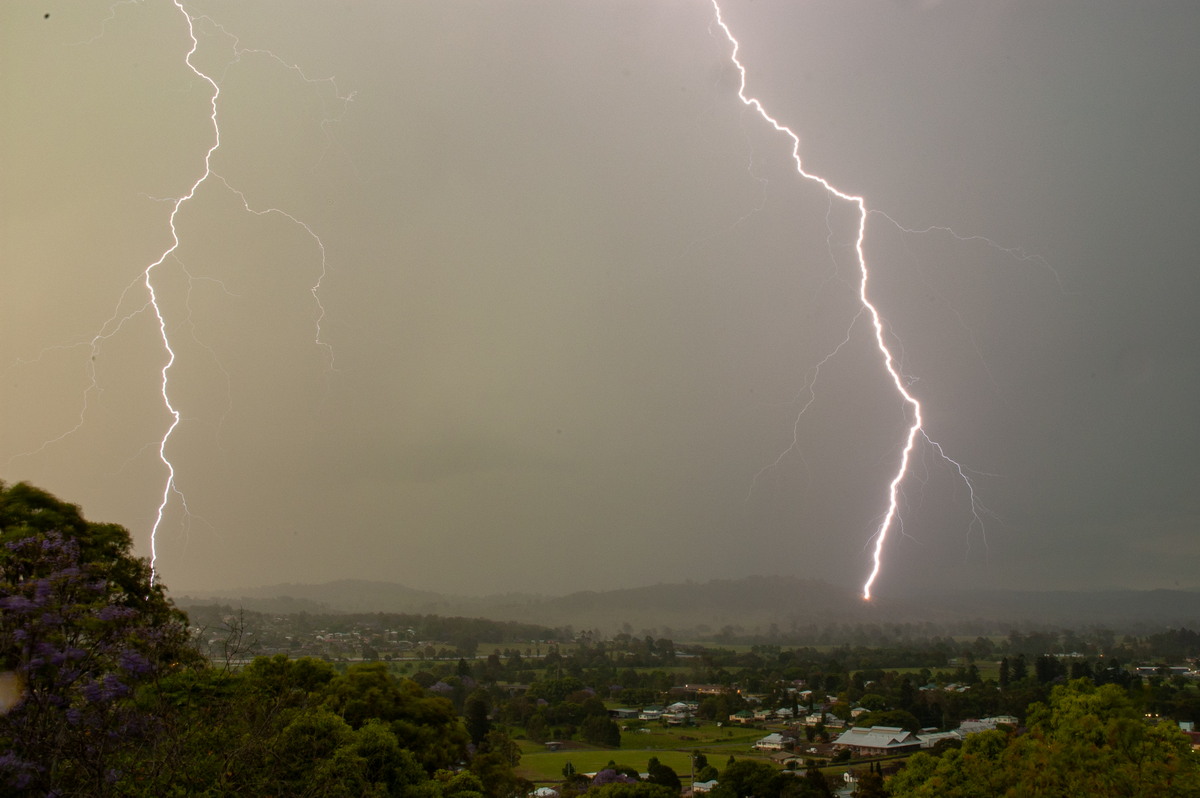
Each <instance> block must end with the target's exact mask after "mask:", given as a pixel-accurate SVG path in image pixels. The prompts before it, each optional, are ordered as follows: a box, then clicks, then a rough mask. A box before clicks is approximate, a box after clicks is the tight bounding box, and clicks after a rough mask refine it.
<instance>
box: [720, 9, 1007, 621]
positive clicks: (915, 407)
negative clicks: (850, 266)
mask: <svg viewBox="0 0 1200 798" xmlns="http://www.w3.org/2000/svg"><path fill="white" fill-rule="evenodd" d="M712 7H713V12H714V14H715V17H716V23H717V25H718V26H719V27H720V28H721V30H722V31H723V32H724V34H725V37H726V38H727V39H728V40H729V44H730V46H731V48H732V50H731V52H730V61H732V63H733V65H734V67H736V68H737V71H738V75H739V78H740V82H739V86H738V98H739V99H740V100H741V101H742V103H743V104H744V105H746V106H747V107H749V108H752V109H754V110H755V111H756V112H757V113H758V115H759V116H760V117H762V118H763V120H764V121H766V122H767V123H768V124H770V125H771V127H773V128H774V129H775V130H776V131H777V132H779V133H783V134H784V135H786V136H787V137H788V138H790V139H791V141H792V160H793V161H794V162H795V165H796V172H797V173H798V174H799V175H800V176H801V177H802V178H804V179H805V180H810V181H812V182H814V183H817V184H818V185H820V186H821V187H822V188H823V189H824V190H825V191H826V192H827V194H828V195H830V196H831V197H836V198H838V199H840V200H842V201H844V202H848V203H850V204H852V205H853V206H854V207H855V208H857V210H858V229H857V232H856V235H855V240H854V251H855V254H856V257H857V260H858V269H859V275H860V279H859V284H858V298H859V301H860V302H861V304H862V309H863V311H865V312H866V313H867V314H868V315H869V316H870V319H871V325H872V327H873V329H874V331H875V345H876V348H877V349H878V350H879V355H880V357H881V358H882V360H883V367H884V370H885V371H886V372H887V374H888V377H889V378H890V379H891V381H892V384H893V385H894V386H895V388H896V392H897V393H898V394H900V397H901V399H902V400H903V402H904V404H905V405H906V406H907V408H908V414H909V416H910V421H909V424H908V430H907V432H906V434H905V436H904V445H903V447H902V448H901V451H900V462H899V465H898V466H897V467H896V470H895V472H894V473H893V475H892V478H891V481H890V482H889V483H888V489H887V509H886V511H885V512H884V513H883V517H882V520H880V522H879V525H878V527H876V529H875V534H874V536H873V541H874V544H873V546H872V552H871V563H872V565H871V571H870V574H869V575H868V576H867V579H866V581H865V582H864V583H863V587H862V595H863V598H864V599H867V600H869V599H870V598H871V587H872V585H874V583H875V580H876V578H877V577H878V576H879V573H880V570H881V568H882V565H883V551H884V544H885V543H886V542H887V538H888V533H889V532H891V530H892V529H893V527H898V526H900V525H901V519H900V486H901V484H902V483H903V482H904V479H905V477H906V476H907V475H908V473H909V464H910V462H911V460H912V457H913V450H914V449H915V447H916V444H917V437H918V436H924V437H925V438H926V440H929V438H928V436H927V435H925V431H924V423H925V422H924V416H923V413H922V407H921V403H920V401H918V400H917V398H916V396H914V395H913V394H912V393H911V392H910V391H909V389H908V386H907V385H906V379H905V378H904V376H902V374H901V371H900V368H899V367H898V365H897V363H896V357H895V356H894V355H893V354H892V350H891V348H890V347H889V346H888V343H887V338H886V335H885V331H884V320H883V317H882V315H881V314H880V312H879V309H878V308H877V307H876V306H875V304H874V303H873V302H871V299H870V296H869V294H868V291H867V286H868V282H869V280H870V271H869V269H868V268H867V258H866V253H865V251H864V241H865V239H866V234H867V215H868V213H869V212H870V211H868V209H867V204H866V200H865V199H864V198H863V197H861V196H855V195H853V194H848V193H846V192H844V191H842V190H841V189H839V188H837V187H836V186H834V185H833V184H832V183H831V182H829V180H827V179H826V178H824V177H821V176H820V175H817V174H813V173H811V172H809V171H807V170H806V169H805V168H804V163H803V160H802V159H801V157H800V137H799V136H798V135H797V134H796V133H795V132H794V131H792V129H791V128H789V127H787V126H786V125H784V124H782V123H781V122H779V121H778V120H776V119H775V118H774V117H773V116H771V115H770V114H769V113H768V112H767V110H766V108H765V107H764V106H763V104H762V103H761V102H760V101H759V100H758V99H756V98H754V97H751V96H749V95H747V94H746V67H745V65H743V64H742V62H741V60H740V59H739V58H738V51H739V49H740V46H741V45H740V44H739V43H738V40H737V39H736V38H735V37H734V35H733V32H732V31H730V29H729V26H728V25H726V24H725V20H724V18H723V16H722V13H721V6H720V3H719V2H718V0H712ZM888 218H889V220H890V217H888ZM894 223H895V222H894V221H893V224H894ZM930 229H931V230H932V229H941V228H930ZM949 232H951V234H953V231H949ZM956 237H957V236H956ZM989 243H991V242H989ZM1010 254H1012V253H1010ZM1019 254H1020V255H1022V256H1024V253H1019ZM856 318H857V317H856ZM851 326H852V325H851ZM848 335H849V333H847V336H848ZM844 345H845V341H843V342H842V343H841V344H838V346H837V347H836V348H834V349H833V350H832V351H831V352H830V353H829V354H828V355H826V356H825V358H823V359H822V360H821V362H820V363H819V364H818V365H817V367H816V369H815V370H814V373H813V378H812V379H810V380H808V381H807V382H806V390H808V392H809V396H810V398H809V401H808V402H806V403H805V405H804V406H803V407H802V408H801V410H800V414H799V415H803V414H804V412H805V410H807V409H808V407H809V406H810V405H811V404H812V382H813V380H815V378H816V376H817V374H819V371H820V367H821V366H822V365H824V364H825V363H826V362H827V361H828V360H829V359H830V358H832V357H833V356H834V355H836V354H837V352H838V351H839V350H840V349H841V348H842V346H844ZM798 419H799V416H797V424H798V423H799V421H798ZM796 435H797V433H796V429H795V428H793V441H792V444H791V445H790V446H789V447H788V449H787V450H785V454H786V452H787V451H790V450H791V449H792V448H794V447H795V446H796ZM929 442H930V444H931V445H932V446H933V447H934V448H935V449H936V451H937V453H938V454H939V456H941V457H942V458H943V459H945V460H947V461H948V462H950V463H951V464H952V465H953V466H954V467H955V468H956V469H957V471H958V475H959V476H960V477H961V478H962V480H963V481H964V482H965V483H966V484H967V487H968V490H969V492H970V498H971V506H972V511H973V513H974V515H975V521H977V522H979V524H980V526H982V521H980V515H979V505H978V503H977V502H976V499H975V490H974V487H973V486H972V485H971V481H970V479H969V478H968V476H967V474H966V472H965V471H964V470H963V467H962V466H961V465H960V464H959V463H958V462H957V461H955V460H953V459H951V458H950V457H948V456H947V455H946V453H945V452H944V451H943V449H942V447H941V446H940V445H938V444H937V443H935V442H933V441H932V440H929ZM782 457H783V455H780V458H782ZM769 467H770V466H768V468H769Z"/></svg>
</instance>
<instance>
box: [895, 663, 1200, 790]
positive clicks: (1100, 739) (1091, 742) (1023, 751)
mask: <svg viewBox="0 0 1200 798" xmlns="http://www.w3.org/2000/svg"><path fill="white" fill-rule="evenodd" d="M1028 722H1029V732H1028V733H1027V734H1024V735H1020V736H1018V735H1015V734H1012V735H1006V734H1005V733H1003V732H999V731H989V732H981V733H979V734H972V735H970V736H969V737H967V738H966V740H964V741H963V745H962V747H961V748H959V749H952V750H948V751H946V752H945V753H943V754H942V755H941V756H940V757H932V756H930V755H928V754H917V755H915V756H913V757H912V758H911V759H910V760H909V762H908V766H907V767H906V768H905V769H904V770H903V771H901V772H900V773H899V774H897V775H896V776H895V777H894V778H893V779H892V781H891V782H890V783H889V785H888V786H889V788H890V790H891V792H892V794H893V795H894V796H897V798H926V797H929V798H932V796H945V798H968V796H978V795H1071V796H1074V795H1122V796H1131V797H1132V798H1151V796H1155V797H1157V796H1180V798H1183V796H1191V795H1200V762H1198V761H1197V759H1196V757H1195V755H1194V754H1193V753H1192V752H1191V750H1190V745H1189V742H1188V739H1187V738H1186V737H1185V736H1184V735H1183V733H1182V732H1180V731H1179V729H1178V728H1176V727H1174V726H1173V725H1170V724H1157V725H1150V724H1147V723H1146V721H1145V719H1144V718H1143V717H1140V716H1139V713H1138V711H1137V710H1136V708H1135V707H1134V706H1133V704H1132V702H1131V701H1130V700H1129V698H1128V696H1127V695H1126V694H1125V691H1123V690H1122V689H1121V688H1120V687H1117V686H1116V685H1104V686H1102V687H1095V686H1094V685H1092V684H1091V683H1090V682H1088V681H1086V680H1079V681H1076V682H1070V683H1069V684H1067V685H1060V686H1057V687H1055V688H1054V689H1053V691H1051V694H1050V703H1049V705H1043V704H1035V705H1033V706H1032V707H1030V712H1029V721H1028Z"/></svg>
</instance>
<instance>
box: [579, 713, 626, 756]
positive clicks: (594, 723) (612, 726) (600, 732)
mask: <svg viewBox="0 0 1200 798" xmlns="http://www.w3.org/2000/svg"><path fill="white" fill-rule="evenodd" d="M579 736H580V738H581V739H582V740H583V741H584V742H585V743H591V744H592V745H607V746H610V747H612V748H620V747H621V727H619V726H618V725H617V724H616V723H615V722H613V721H612V719H610V718H608V717H604V716H601V715H589V716H588V717H586V718H584V719H583V723H582V724H580V726H579Z"/></svg>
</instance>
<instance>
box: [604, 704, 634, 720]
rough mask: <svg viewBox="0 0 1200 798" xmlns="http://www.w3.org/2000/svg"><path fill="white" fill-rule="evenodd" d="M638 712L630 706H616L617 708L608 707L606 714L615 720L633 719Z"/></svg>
mask: <svg viewBox="0 0 1200 798" xmlns="http://www.w3.org/2000/svg"><path fill="white" fill-rule="evenodd" d="M638 712H639V710H636V709H632V708H630V707H618V708H617V709H610V710H609V711H608V714H609V716H610V717H613V718H616V719H617V720H634V719H635V718H637V716H638Z"/></svg>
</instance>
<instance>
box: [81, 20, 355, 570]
mask: <svg viewBox="0 0 1200 798" xmlns="http://www.w3.org/2000/svg"><path fill="white" fill-rule="evenodd" d="M171 2H172V4H173V5H174V6H175V7H176V8H177V9H179V13H180V14H181V15H183V19H184V22H185V23H186V24H187V31H188V38H189V39H191V42H192V44H191V47H190V49H189V50H188V51H187V54H186V55H185V56H184V59H183V60H184V63H185V64H187V67H188V69H190V70H191V71H192V72H193V73H194V74H195V75H196V77H198V78H200V80H202V81H204V82H205V83H207V84H208V85H209V86H210V87H211V89H212V93H211V95H210V96H209V107H210V109H211V112H210V113H209V119H210V120H211V122H212V130H213V136H212V144H211V145H210V146H209V148H208V150H207V151H206V152H205V153H204V169H203V171H202V173H201V174H200V176H199V177H198V178H196V180H195V182H193V183H192V185H191V188H190V189H188V191H187V193H186V194H184V195H183V196H181V197H179V198H177V199H176V200H174V203H173V204H172V207H171V213H170V215H169V216H168V219H167V223H168V226H169V227H170V230H171V244H170V246H169V247H167V249H165V250H164V251H163V252H162V254H160V255H159V256H158V259H157V260H155V261H154V262H153V263H151V264H150V265H149V266H147V267H146V268H145V270H144V271H143V272H142V277H141V280H142V282H143V284H144V285H145V287H146V292H147V294H148V295H149V301H148V306H149V307H150V308H151V309H152V310H153V311H154V315H155V318H156V319H157V320H158V331H159V336H160V338H161V339H162V345H163V349H164V351H165V352H166V354H167V360H166V363H164V364H163V367H162V371H161V372H160V373H161V379H160V383H159V392H160V393H161V395H162V401H163V405H164V406H165V407H166V409H167V413H168V414H169V415H170V417H171V422H170V424H168V425H167V429H166V431H165V432H164V433H163V435H162V438H161V439H160V440H159V443H158V458H159V460H161V461H162V464H163V466H164V467H165V468H166V470H167V479H166V481H165V483H164V484H163V491H162V497H161V499H160V501H159V504H158V508H157V510H156V511H155V515H154V525H153V526H152V527H151V529H150V581H151V584H153V583H154V581H155V579H156V577H157V562H158V532H159V530H160V528H161V527H162V524H163V518H164V516H165V513H166V510H167V507H168V505H169V504H170V502H171V497H172V496H178V497H179V500H180V502H181V503H182V505H183V509H184V513H185V514H187V512H188V508H187V498H186V497H185V496H184V495H183V493H182V492H181V491H180V490H179V488H178V486H177V485H176V481H175V465H174V463H172V462H171V459H170V457H168V455H167V447H168V445H169V444H170V441H171V436H172V435H173V434H174V433H175V430H176V428H178V426H179V423H180V420H181V419H182V415H181V414H180V411H179V409H178V408H177V407H176V406H175V404H174V403H173V402H172V401H171V392H170V371H171V367H172V366H173V365H174V364H175V350H174V349H173V348H172V346H171V339H170V335H169V334H168V332H167V322H166V317H165V316H164V315H163V312H162V308H161V307H160V306H159V304H158V295H157V293H156V291H155V288H154V279H153V278H154V271H155V269H157V268H158V267H159V266H161V265H162V264H163V263H164V262H165V261H166V260H167V258H169V257H170V256H171V255H172V253H174V252H175V251H176V250H177V249H179V247H180V240H179V232H178V229H177V228H176V225H175V221H176V219H177V217H178V216H179V212H180V210H181V209H182V208H183V206H184V203H186V202H188V201H189V200H191V199H192V198H193V197H194V196H195V195H196V192H197V191H199V189H200V187H201V186H202V185H203V184H204V183H205V182H207V181H208V180H209V178H215V179H216V180H219V181H220V182H221V183H222V184H223V185H224V186H225V188H226V189H228V190H229V191H230V192H232V193H233V194H235V195H236V196H237V197H238V198H239V199H240V200H241V201H242V205H243V207H244V208H245V210H246V211H247V212H248V213H253V214H255V215H258V216H264V215H267V214H279V215H282V216H284V217H286V218H287V219H289V220H290V221H292V222H293V223H294V224H296V225H298V226H300V227H302V228H303V229H304V231H305V232H306V233H307V234H308V235H309V236H310V237H311V238H312V239H313V240H314V241H315V242H316V245H317V247H318V248H319V249H320V254H321V267H320V274H319V275H318V277H317V281H316V282H315V283H314V284H313V285H312V286H311V288H310V289H309V291H310V293H311V294H312V297H313V300H314V302H315V303H316V306H317V311H318V315H317V319H316V338H315V340H314V343H315V344H316V345H317V346H319V347H321V348H322V349H324V350H325V353H326V355H327V357H328V362H329V368H330V369H332V368H333V349H332V347H331V346H330V345H329V344H328V343H327V342H326V341H324V340H323V338H322V336H321V324H322V322H323V321H324V318H325V308H324V306H323V305H322V304H321V298H320V289H321V283H322V282H323V281H324V279H325V277H326V258H325V254H326V253H325V244H324V242H323V241H321V238H320V236H318V235H317V234H316V233H315V232H313V230H312V228H311V227H309V226H308V225H307V224H305V223H304V222H302V221H301V220H299V219H297V218H296V217H295V216H293V215H291V214H290V213H287V212H286V211H283V210H280V209H279V208H267V209H265V210H255V209H254V208H252V207H251V206H250V203H249V200H247V198H246V195H245V194H243V193H242V192H241V191H239V190H238V189H236V188H234V187H233V186H232V185H230V184H229V182H228V181H226V180H225V178H223V177H221V176H220V175H218V174H216V173H215V172H214V171H213V168H212V159H213V154H214V153H215V152H216V151H217V149H218V148H219V147H220V146H221V126H220V123H219V121H218V115H217V105H218V101H219V99H220V96H221V87H220V85H219V84H218V82H217V81H216V80H215V79H214V78H213V77H212V76H211V75H209V74H207V73H206V72H204V71H202V70H201V69H200V68H199V67H197V66H196V64H195V63H194V62H193V60H192V58H193V56H194V55H195V54H196V51H197V50H198V49H199V47H200V42H199V39H198V38H197V36H196V22H197V20H201V19H203V20H206V21H208V22H209V23H211V24H212V25H214V27H216V28H217V29H218V30H219V31H220V32H221V33H223V34H225V35H227V36H231V38H233V41H234V51H235V53H236V54H237V56H238V59H240V58H241V56H242V55H243V54H244V53H262V54H265V55H268V56H270V57H271V58H274V59H275V60H276V61H278V62H279V63H280V64H283V65H284V66H288V68H290V69H294V70H295V71H297V72H298V73H299V74H300V76H301V78H303V79H304V81H305V82H307V83H316V82H318V81H315V80H312V79H310V78H309V77H308V76H307V75H305V74H304V72H303V71H302V70H300V69H299V67H296V66H290V65H288V64H286V63H285V62H284V61H282V60H281V59H279V58H278V57H277V56H275V54H274V53H271V52H269V51H265V50H261V51H260V50H245V49H243V48H242V47H241V46H240V42H239V41H238V39H237V37H234V36H232V35H231V34H229V33H228V32H227V31H225V29H224V28H222V27H221V26H220V25H217V24H216V23H215V22H213V21H212V20H211V19H210V18H208V17H193V16H192V15H191V14H189V13H188V11H187V9H185V8H184V6H183V3H182V1H181V0H171ZM330 82H332V81H330ZM335 96H337V98H338V99H339V100H341V101H342V103H343V105H344V104H346V103H348V102H349V101H350V100H351V99H352V98H353V95H346V96H342V95H337V94H336V87H335ZM328 121H329V120H325V122H328ZM325 122H323V123H322V129H325ZM326 135H327V136H328V130H327V129H326ZM95 344H96V341H95V340H93V348H94V347H95Z"/></svg>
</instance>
